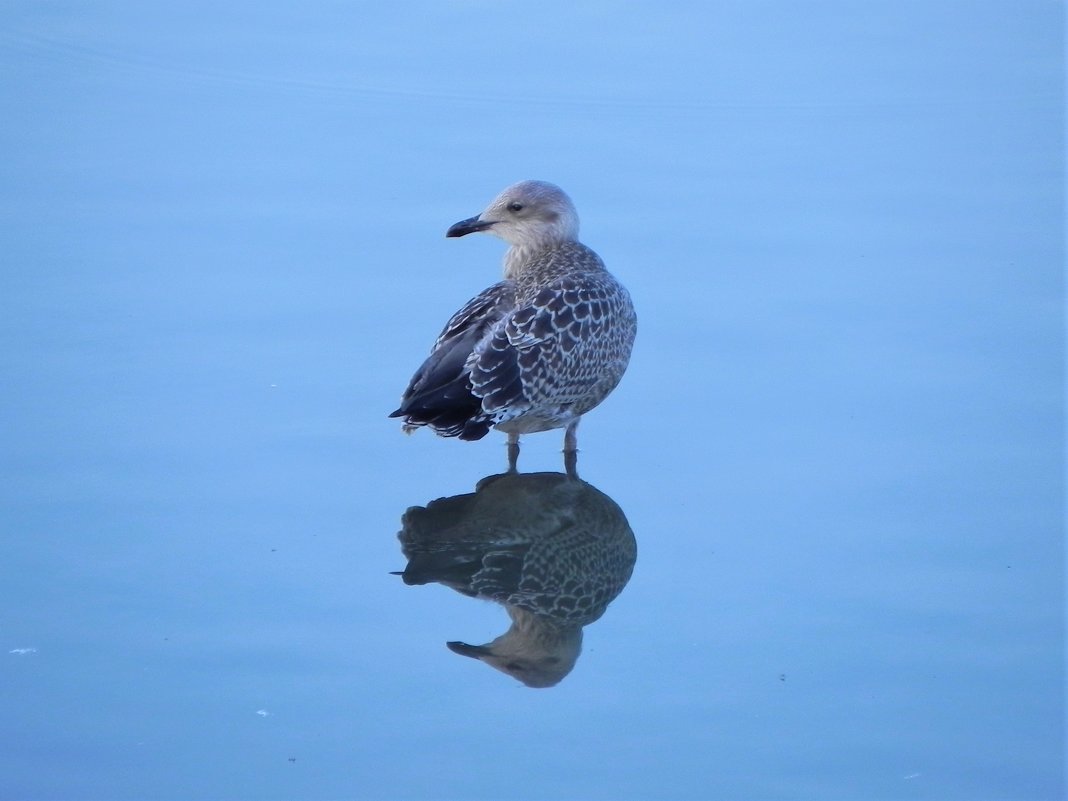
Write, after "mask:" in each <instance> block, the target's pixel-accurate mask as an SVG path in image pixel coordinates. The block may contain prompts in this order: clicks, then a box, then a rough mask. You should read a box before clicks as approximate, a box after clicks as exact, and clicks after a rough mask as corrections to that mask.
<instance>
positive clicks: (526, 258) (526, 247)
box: [504, 240, 564, 281]
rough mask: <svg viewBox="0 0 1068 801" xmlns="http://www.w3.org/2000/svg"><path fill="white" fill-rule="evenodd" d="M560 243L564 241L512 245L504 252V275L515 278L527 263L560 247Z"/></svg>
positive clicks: (510, 279) (512, 279) (510, 278)
mask: <svg viewBox="0 0 1068 801" xmlns="http://www.w3.org/2000/svg"><path fill="white" fill-rule="evenodd" d="M562 244H564V243H563V242H560V241H556V240H550V241H546V242H524V243H523V244H521V245H512V246H511V247H510V248H508V252H507V253H505V254H504V277H505V278H507V279H508V280H509V281H515V280H517V279H518V278H519V276H520V275H522V273H523V270H524V269H526V267H527V265H529V264H532V263H533V262H534V261H535V260H536V259H537V258H538V257H539V256H541V254H543V253H545V252H547V251H550V250H552V249H554V248H557V247H560V246H561V245H562Z"/></svg>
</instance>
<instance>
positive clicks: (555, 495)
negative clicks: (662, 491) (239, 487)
mask: <svg viewBox="0 0 1068 801" xmlns="http://www.w3.org/2000/svg"><path fill="white" fill-rule="evenodd" d="M401 522H402V525H403V529H402V530H401V532H400V534H399V535H398V536H399V538H400V541H401V547H402V550H403V552H404V555H405V557H406V558H407V559H408V566H407V567H406V568H405V569H404V572H403V573H401V574H400V575H401V576H402V577H403V578H404V583H405V584H429V583H431V582H437V583H439V584H444V585H445V586H447V587H451V588H452V589H454V590H456V591H457V592H461V593H463V594H464V595H469V596H471V597H476V598H486V599H489V600H493V601H497V602H498V603H500V604H502V605H503V606H504V608H505V609H506V610H507V611H508V615H509V617H511V619H512V625H511V627H510V628H509V629H508V631H506V632H505V633H504V634H502V635H501V636H500V637H498V638H497V639H495V640H494V641H493V642H491V643H487V644H486V645H468V644H467V643H463V642H450V643H448V646H449V648H450V649H452V650H453V651H454V652H456V653H458V654H463V655H464V656H470V657H474V658H476V659H480V660H481V661H483V662H485V663H486V664H488V665H490V666H492V667H495V668H497V669H498V670H501V671H503V672H505V673H508V674H510V675H512V676H515V677H516V678H518V679H519V680H520V681H522V682H523V683H524V684H526V685H528V686H530V687H551V686H553V685H554V684H556V683H557V682H559V681H560V680H561V679H562V678H563V677H564V676H566V675H567V674H568V673H570V672H571V668H573V667H574V666H575V661H576V660H577V659H578V656H579V652H580V650H581V648H582V627H583V626H586V625H588V624H590V623H592V622H593V621H595V620H597V619H598V618H599V617H600V616H601V615H602V614H604V611H605V609H607V608H608V604H609V603H610V602H611V601H612V600H613V599H614V598H615V597H616V596H617V595H619V593H620V592H621V591H622V590H623V587H625V586H626V584H627V581H629V580H630V574H631V571H632V570H633V568H634V561H635V559H636V557H637V546H636V544H635V541H634V533H633V532H632V531H631V529H630V525H629V524H628V523H627V519H626V517H624V515H623V511H622V510H621V509H620V508H619V506H617V505H616V503H615V501H613V500H612V499H611V498H609V497H608V496H607V495H605V494H604V493H603V492H600V491H599V490H597V489H595V488H594V487H592V486H590V485H589V484H587V483H586V482H585V481H582V480H580V479H578V478H575V477H568V476H566V475H564V474H562V473H506V474H503V475H496V476H488V477H486V478H484V479H482V481H480V482H479V483H478V486H477V487H476V488H475V492H474V493H469V494H466V495H456V496H454V497H451V498H439V499H438V500H436V501H431V502H430V503H429V504H427V505H426V506H425V507H422V506H413V507H412V508H410V509H409V510H408V511H407V512H405V513H404V516H403V518H402V520H401Z"/></svg>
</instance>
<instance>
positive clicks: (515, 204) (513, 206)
mask: <svg viewBox="0 0 1068 801" xmlns="http://www.w3.org/2000/svg"><path fill="white" fill-rule="evenodd" d="M522 210H523V204H522V203H520V202H519V201H518V200H513V201H512V202H511V203H509V204H508V211H522Z"/></svg>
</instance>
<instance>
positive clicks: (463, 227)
mask: <svg viewBox="0 0 1068 801" xmlns="http://www.w3.org/2000/svg"><path fill="white" fill-rule="evenodd" d="M491 225H493V222H492V221H489V220H480V219H479V218H478V217H468V218H467V219H466V220H460V222H458V223H456V225H453V226H451V227H450V228H449V230H448V231H446V232H445V236H466V235H467V234H474V233H477V232H479V231H485V230H486V229H487V228H489V227H490V226H491Z"/></svg>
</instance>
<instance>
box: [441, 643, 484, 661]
mask: <svg viewBox="0 0 1068 801" xmlns="http://www.w3.org/2000/svg"><path fill="white" fill-rule="evenodd" d="M445 644H446V645H447V646H448V647H449V650H450V651H452V652H453V653H454V654H460V655H461V656H470V657H471V658H473V659H478V658H479V657H483V656H492V655H493V651H491V650H490V649H489V648H487V647H486V646H485V645H468V644H467V643H465V642H456V641H453V642H447V643H445Z"/></svg>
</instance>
